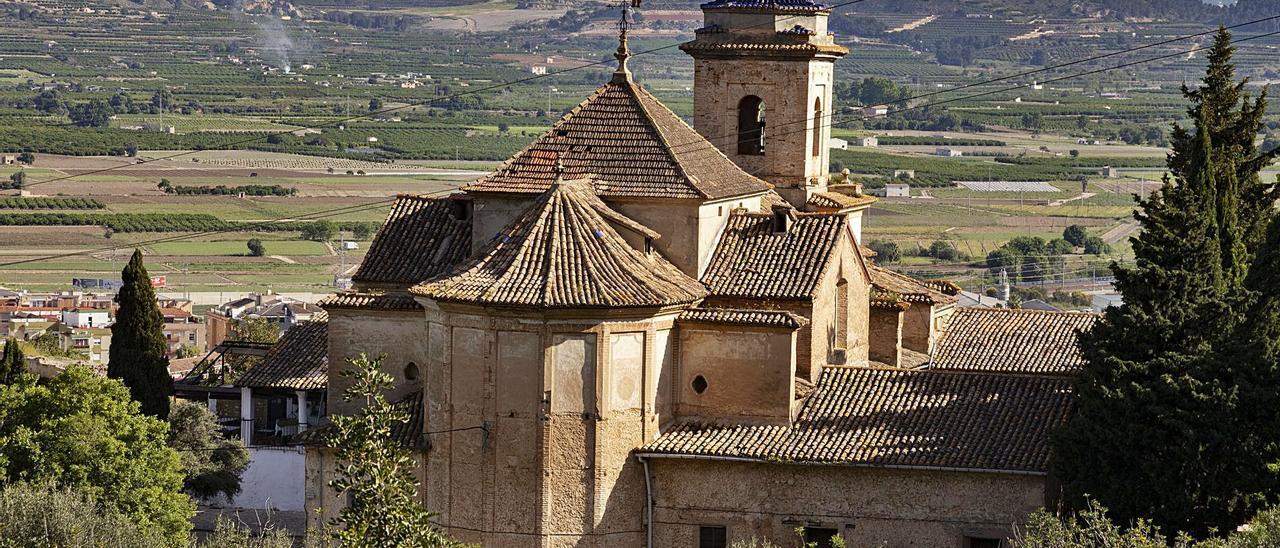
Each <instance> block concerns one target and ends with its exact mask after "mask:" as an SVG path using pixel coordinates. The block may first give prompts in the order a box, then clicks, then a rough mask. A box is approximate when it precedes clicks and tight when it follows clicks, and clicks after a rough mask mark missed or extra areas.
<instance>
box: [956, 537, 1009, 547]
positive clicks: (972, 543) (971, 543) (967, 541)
mask: <svg viewBox="0 0 1280 548" xmlns="http://www.w3.org/2000/svg"><path fill="white" fill-rule="evenodd" d="M1003 546H1004V541H1002V540H1000V539H998V538H983V537H964V547H965V548H1002V547H1003Z"/></svg>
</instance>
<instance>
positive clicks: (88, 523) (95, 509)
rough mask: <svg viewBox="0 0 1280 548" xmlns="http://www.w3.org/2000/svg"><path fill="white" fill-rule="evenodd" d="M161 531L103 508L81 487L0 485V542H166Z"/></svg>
mask: <svg viewBox="0 0 1280 548" xmlns="http://www.w3.org/2000/svg"><path fill="white" fill-rule="evenodd" d="M172 544H173V543H172V542H167V541H166V539H165V536H164V535H163V534H162V531H160V530H158V529H156V528H154V527H144V526H140V525H139V524H136V523H134V522H133V520H132V519H130V518H129V517H128V516H125V515H123V514H120V513H118V512H116V511H114V510H112V509H109V508H106V507H104V506H103V505H102V504H100V503H98V502H97V501H95V500H94V499H93V497H91V496H90V495H88V494H87V493H86V492H85V491H82V490H73V489H70V488H66V487H58V486H56V485H54V484H52V483H50V482H42V483H34V484H31V483H23V482H19V483H13V484H10V485H7V486H5V487H4V488H3V489H0V546H3V547H5V548H20V547H21V548H28V547H29V548H37V547H45V546H64V547H68V548H72V547H75V548H108V547H116V546H132V547H136V548H161V547H164V546H171V545H172Z"/></svg>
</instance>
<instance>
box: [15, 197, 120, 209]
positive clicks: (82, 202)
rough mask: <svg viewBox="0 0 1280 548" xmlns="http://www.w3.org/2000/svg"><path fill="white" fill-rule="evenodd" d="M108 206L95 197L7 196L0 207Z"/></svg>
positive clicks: (93, 207) (89, 207) (97, 207)
mask: <svg viewBox="0 0 1280 548" xmlns="http://www.w3.org/2000/svg"><path fill="white" fill-rule="evenodd" d="M105 207H107V206H106V205H103V203H102V202H100V201H98V200H95V199H93V198H48V197H43V196H41V197H27V196H21V197H5V198H0V209H103V208H105Z"/></svg>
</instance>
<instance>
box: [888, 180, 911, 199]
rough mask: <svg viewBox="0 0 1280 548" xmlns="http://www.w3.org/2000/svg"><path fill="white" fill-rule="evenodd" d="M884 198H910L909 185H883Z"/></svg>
mask: <svg viewBox="0 0 1280 548" xmlns="http://www.w3.org/2000/svg"><path fill="white" fill-rule="evenodd" d="M884 197H885V198H910V197H911V185H909V184H907V183H887V184H885V185H884Z"/></svg>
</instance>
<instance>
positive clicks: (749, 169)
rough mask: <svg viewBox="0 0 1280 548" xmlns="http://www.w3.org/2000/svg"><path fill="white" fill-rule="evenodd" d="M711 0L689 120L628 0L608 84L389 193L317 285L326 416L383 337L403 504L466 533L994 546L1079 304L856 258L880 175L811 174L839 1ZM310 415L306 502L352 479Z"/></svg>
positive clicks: (558, 538)
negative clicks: (646, 49) (339, 284)
mask: <svg viewBox="0 0 1280 548" xmlns="http://www.w3.org/2000/svg"><path fill="white" fill-rule="evenodd" d="M703 11H704V14H705V19H706V21H705V23H706V24H705V25H704V28H702V29H700V30H699V31H698V33H697V36H696V38H695V39H694V40H693V41H691V42H688V43H686V44H683V45H682V49H684V51H686V52H687V53H688V54H689V55H691V56H692V57H693V58H694V60H695V67H696V76H695V85H694V97H695V100H694V102H695V104H694V112H695V115H694V125H693V126H692V127H690V126H689V125H687V124H686V123H685V122H684V121H683V120H681V119H680V118H679V117H678V116H676V115H675V114H674V113H672V112H671V111H670V110H669V109H667V108H666V107H665V106H663V105H662V104H661V102H659V101H658V100H657V99H656V98H654V97H653V95H652V94H650V93H649V92H648V91H646V90H645V89H644V88H643V87H642V86H640V85H639V84H637V83H636V82H635V81H634V79H633V78H632V75H631V73H630V71H629V69H628V67H627V60H628V58H629V56H630V53H629V50H628V47H627V30H626V28H627V27H626V24H625V19H624V24H623V25H621V27H622V33H621V36H620V41H619V42H620V43H619V48H618V52H617V54H616V56H617V58H618V61H619V64H618V68H617V70H616V71H615V72H614V74H613V75H612V77H611V79H610V80H609V81H608V82H607V83H605V84H604V85H602V86H601V87H600V88H599V89H597V90H596V91H595V92H593V93H592V94H591V95H589V96H588V97H587V98H586V99H585V100H584V101H583V102H582V103H581V104H579V105H578V106H577V107H575V108H574V109H572V110H571V111H570V112H569V113H568V114H566V115H565V116H564V117H563V118H562V119H561V120H560V121H558V122H557V123H556V124H555V125H554V126H553V127H552V128H551V129H550V130H548V131H547V132H546V133H545V134H544V135H542V136H541V137H539V138H538V139H536V140H535V141H534V142H533V143H532V144H531V145H530V146H529V147H528V148H526V149H525V150H522V151H520V152H519V153H517V154H516V155H514V156H513V157H512V158H511V159H510V160H509V161H507V162H506V163H505V164H503V165H502V166H501V167H500V168H498V169H497V170H495V171H494V172H493V173H491V174H489V175H487V176H485V177H483V178H481V179H480V180H478V181H476V182H475V183H473V184H471V185H469V186H467V187H465V188H464V189H462V190H461V191H460V192H458V193H456V194H454V195H452V196H447V197H435V198H428V197H414V196H402V197H400V198H399V199H398V200H397V203H396V205H395V207H394V208H393V210H392V212H391V214H390V216H389V217H388V220H387V224H386V225H385V226H384V227H383V228H382V230H381V231H380V232H379V233H378V235H377V236H376V237H375V239H374V241H373V243H372V244H371V246H370V249H369V252H368V254H367V255H366V256H365V259H364V262H363V263H362V264H361V265H360V267H359V268H358V270H357V272H356V274H355V276H353V281H354V283H355V287H354V290H353V291H351V292H347V293H342V294H338V295H335V296H333V297H330V298H328V299H326V300H325V301H323V302H322V303H321V304H320V306H321V307H322V308H324V310H325V311H326V312H327V314H328V321H327V323H326V327H325V337H326V341H325V342H326V345H325V348H326V357H325V360H326V363H327V364H328V367H327V382H328V397H327V400H326V406H327V409H328V411H329V412H330V413H340V414H341V413H351V412H354V411H356V410H358V407H357V406H358V405H359V403H358V402H343V401H342V398H341V395H342V391H343V389H344V388H345V383H346V382H347V381H346V379H345V378H344V377H342V375H341V372H342V370H343V367H344V364H345V363H347V360H349V359H352V358H354V357H356V356H359V355H360V354H365V355H368V356H381V357H382V367H383V370H384V372H386V373H388V374H389V375H391V376H392V377H393V378H394V379H395V388H394V389H392V390H391V391H390V393H389V394H388V397H389V399H391V400H392V401H395V402H397V405H400V406H402V407H403V408H404V409H406V410H408V411H409V413H410V416H411V417H412V420H411V421H410V422H409V423H408V424H406V425H405V426H404V427H403V428H400V429H398V430H397V431H396V432H395V433H393V438H394V439H395V440H396V441H398V442H399V443H401V444H402V445H403V446H405V447H406V448H409V449H410V450H411V451H412V452H413V454H414V456H415V459H416V464H417V467H416V469H415V473H416V475H417V477H418V478H419V479H420V481H421V483H422V485H421V490H420V496H421V500H422V502H423V504H424V505H425V506H426V507H427V508H428V509H430V510H431V511H432V512H435V513H436V514H437V515H436V517H435V523H437V524H438V525H439V526H440V527H441V528H443V529H444V530H445V531H447V532H448V533H449V534H450V535H452V536H454V537H456V538H458V539H459V540H462V541H464V542H471V543H477V544H480V545H484V546H504V547H505V546H516V547H521V546H529V547H533V546H568V545H574V546H648V547H653V546H699V547H700V548H701V547H710V548H724V547H725V546H727V544H728V543H729V542H730V541H735V540H740V539H749V538H752V537H761V538H772V539H775V540H783V539H788V538H791V537H792V535H793V533H792V531H793V530H794V529H795V528H796V527H804V528H805V530H806V535H808V536H809V537H810V540H812V541H814V542H818V543H819V545H822V546H826V545H828V544H823V543H826V542H829V540H830V537H831V536H832V535H835V534H839V535H842V536H844V537H845V538H846V539H847V540H848V541H849V543H850V545H857V546H862V545H888V546H988V545H991V544H990V542H993V541H994V542H996V543H998V542H999V539H1002V538H1006V537H1007V536H1008V535H1009V534H1011V532H1012V530H1011V526H1012V525H1014V524H1018V523H1021V522H1022V521H1023V520H1025V518H1026V516H1027V515H1028V514H1029V513H1030V512H1032V511H1033V510H1035V509H1036V508H1038V507H1041V506H1046V505H1048V504H1050V503H1051V502H1052V498H1051V493H1050V484H1051V482H1050V481H1049V478H1048V468H1047V463H1048V459H1049V453H1048V451H1049V444H1048V439H1049V434H1050V432H1051V431H1052V429H1053V428H1055V427H1056V426H1057V425H1058V424H1060V423H1061V422H1062V420H1063V419H1064V417H1065V416H1066V414H1067V413H1068V412H1069V409H1070V401H1071V378H1070V377H1071V375H1072V374H1073V371H1074V370H1075V369H1074V368H1075V367H1078V364H1075V362H1073V361H1072V360H1073V359H1074V358H1073V357H1072V356H1073V355H1072V353H1071V352H1072V348H1073V347H1072V344H1073V343H1072V342H1071V341H1073V340H1074V339H1073V338H1072V337H1074V333H1075V330H1076V329H1080V328H1082V326H1084V320H1083V319H1081V318H1076V317H1071V318H1061V317H1058V316H1053V315H1049V314H1051V313H1037V314H1041V315H1035V316H1031V315H1027V316H1021V315H1018V314H1016V313H1015V312H1016V311H994V313H995V314H996V315H994V316H990V317H987V316H978V315H974V314H970V313H969V312H967V311H962V310H957V309H956V306H955V305H956V302H957V297H956V295H957V293H958V290H959V288H958V287H955V286H954V285H952V284H948V283H945V282H926V281H920V280H915V279H913V278H910V277H908V276H904V275H901V274H898V273H895V272H891V271H889V270H886V269H883V268H881V267H879V266H877V265H875V264H874V257H873V255H874V254H872V253H869V252H867V250H865V249H864V248H863V247H862V246H861V233H860V231H861V214H862V211H864V210H865V209H866V208H867V207H868V206H869V205H870V204H871V203H872V202H874V199H873V198H870V197H868V196H865V195H863V194H862V192H861V189H860V188H859V187H858V186H857V185H830V184H828V179H827V173H826V172H827V165H828V164H827V156H826V155H827V154H828V148H827V147H826V146H825V144H826V143H827V138H828V137H829V135H828V133H829V129H828V127H827V126H828V124H826V123H822V122H821V121H822V120H824V119H825V117H828V116H829V115H830V112H831V110H832V109H831V106H830V105H831V88H832V85H833V77H832V67H833V64H834V62H835V61H836V60H837V59H839V58H840V57H841V56H843V55H844V54H846V53H847V51H848V50H846V49H845V48H843V47H842V46H839V45H838V44H836V43H835V41H834V38H833V37H832V35H831V34H830V33H829V32H828V31H827V29H826V19H827V16H828V15H829V10H828V9H827V8H825V7H823V6H822V5H820V4H818V3H816V2H814V1H811V0H715V1H711V2H708V3H707V4H704V5H703ZM695 128H696V129H695ZM726 135H728V137H726ZM815 143H816V144H817V145H819V146H815ZM1000 314H1003V316H1000ZM953 326H954V331H951V329H953ZM1021 347H1026V348H1030V349H1032V350H1030V351H1026V352H1021V351H1019V350H1018V348H1021ZM1045 352H1047V353H1049V355H1041V353H1045ZM313 359H318V358H313ZM323 428H326V427H324V426H321V429H319V430H312V431H311V433H309V434H306V435H304V436H302V437H303V438H304V441H306V442H307V443H309V444H310V445H309V446H308V450H307V464H306V480H305V481H306V484H307V495H306V500H307V510H308V512H307V514H308V516H310V517H311V519H313V520H315V521H314V522H313V523H314V524H317V525H318V524H320V523H322V520H324V519H326V518H327V517H330V516H333V515H335V514H336V513H337V512H338V511H339V510H340V508H341V507H342V505H343V504H345V498H344V497H343V496H341V495H339V494H338V493H335V492H333V491H332V490H331V489H330V488H329V487H328V481H329V479H331V477H332V471H333V468H334V462H333V452H332V450H330V449H328V448H326V447H324V445H323V435H321V434H322V432H323Z"/></svg>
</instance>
